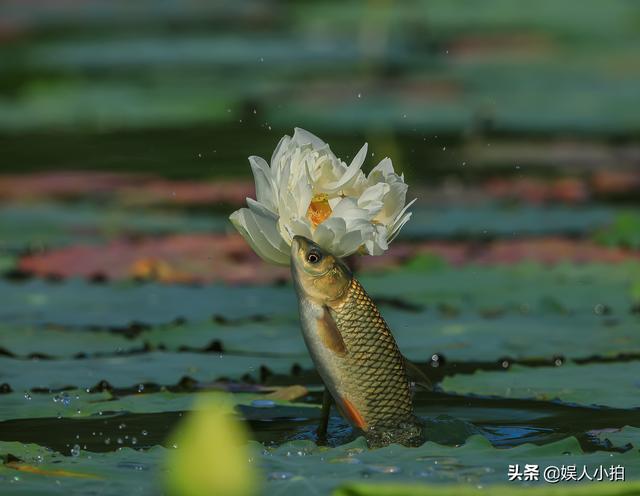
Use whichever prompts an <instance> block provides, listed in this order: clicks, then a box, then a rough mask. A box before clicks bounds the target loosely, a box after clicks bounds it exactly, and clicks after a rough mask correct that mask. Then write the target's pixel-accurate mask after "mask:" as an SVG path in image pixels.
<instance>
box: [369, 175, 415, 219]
mask: <svg viewBox="0 0 640 496" xmlns="http://www.w3.org/2000/svg"><path fill="white" fill-rule="evenodd" d="M408 189H409V187H408V186H407V185H406V184H404V183H401V182H399V181H398V182H394V183H391V185H389V191H388V192H387V194H386V195H385V197H384V200H383V201H384V207H383V208H382V211H381V212H380V213H379V214H378V215H377V216H376V220H377V221H378V222H380V223H381V224H384V225H389V224H392V223H393V222H394V221H395V220H396V219H397V217H398V215H400V212H401V211H402V209H403V207H404V203H405V201H406V199H407V190H408Z"/></svg>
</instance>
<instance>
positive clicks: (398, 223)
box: [388, 198, 417, 243]
mask: <svg viewBox="0 0 640 496" xmlns="http://www.w3.org/2000/svg"><path fill="white" fill-rule="evenodd" d="M416 200H417V198H414V199H413V200H411V201H410V202H409V203H407V205H406V206H405V207H404V208H403V209H402V211H401V212H400V213H399V214H398V216H397V217H396V219H395V220H394V222H393V224H392V225H391V227H390V228H389V235H388V236H389V239H388V241H389V243H391V241H393V240H394V239H395V238H396V236H397V235H398V234H399V233H400V229H402V226H404V225H405V224H406V223H407V222H408V221H409V219H410V218H411V215H412V212H407V210H409V207H410V206H411V205H413V204H414V203H415V201H416Z"/></svg>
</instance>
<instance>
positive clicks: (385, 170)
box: [369, 157, 395, 178]
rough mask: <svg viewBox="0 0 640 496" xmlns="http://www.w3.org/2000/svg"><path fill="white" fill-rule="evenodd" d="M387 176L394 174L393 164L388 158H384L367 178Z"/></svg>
mask: <svg viewBox="0 0 640 496" xmlns="http://www.w3.org/2000/svg"><path fill="white" fill-rule="evenodd" d="M389 174H395V171H394V170H393V163H392V162H391V159H390V158H389V157H386V158H383V159H382V160H381V161H380V163H379V164H378V165H376V166H375V167H374V168H373V169H371V172H370V173H369V176H372V175H373V176H377V175H381V176H382V177H383V178H384V177H387V176H388V175H389Z"/></svg>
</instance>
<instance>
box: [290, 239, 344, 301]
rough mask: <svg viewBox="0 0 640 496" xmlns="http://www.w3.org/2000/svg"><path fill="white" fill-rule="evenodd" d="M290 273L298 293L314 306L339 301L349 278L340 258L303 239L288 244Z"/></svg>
mask: <svg viewBox="0 0 640 496" xmlns="http://www.w3.org/2000/svg"><path fill="white" fill-rule="evenodd" d="M291 272H292V274H293V280H294V282H295V284H296V287H297V288H298V291H299V292H302V293H303V294H304V295H306V296H307V297H309V298H311V299H313V300H314V301H316V302H318V303H327V302H330V301H333V300H336V299H338V298H340V297H341V296H342V295H343V294H344V293H345V291H346V290H347V288H348V287H349V285H350V284H351V278H352V277H353V276H352V274H351V271H350V270H349V268H348V267H347V265H346V264H345V263H344V262H343V261H342V260H341V259H340V258H338V257H336V256H335V255H333V254H332V253H330V252H329V251H327V250H324V249H323V248H321V247H320V246H319V245H318V244H317V243H314V242H313V241H311V240H310V239H307V238H305V237H304V236H294V238H293V241H292V242H291Z"/></svg>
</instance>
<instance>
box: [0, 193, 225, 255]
mask: <svg viewBox="0 0 640 496" xmlns="http://www.w3.org/2000/svg"><path fill="white" fill-rule="evenodd" d="M227 227H228V220H227V218H226V217H225V216H215V215H208V216H195V215H191V216H185V215H181V214H179V213H176V212H173V213H172V212H156V213H152V212H143V211H140V212H137V213H136V215H131V210H130V209H124V208H121V207H110V208H97V207H96V206H94V205H91V204H76V205H64V204H56V203H50V204H45V203H43V204H32V205H28V204H26V205H14V204H7V205H2V206H0V239H2V240H3V243H4V244H5V245H6V248H8V249H12V250H22V249H24V248H31V249H33V250H37V249H42V248H50V247H56V246H61V245H69V244H72V243H91V244H96V243H99V242H103V241H105V240H109V239H112V238H114V237H116V236H117V235H125V234H131V233H145V234H171V233H186V232H192V233H193V232H210V231H214V232H215V231H218V232H220V231H224V230H225V229H226V228H227Z"/></svg>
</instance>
